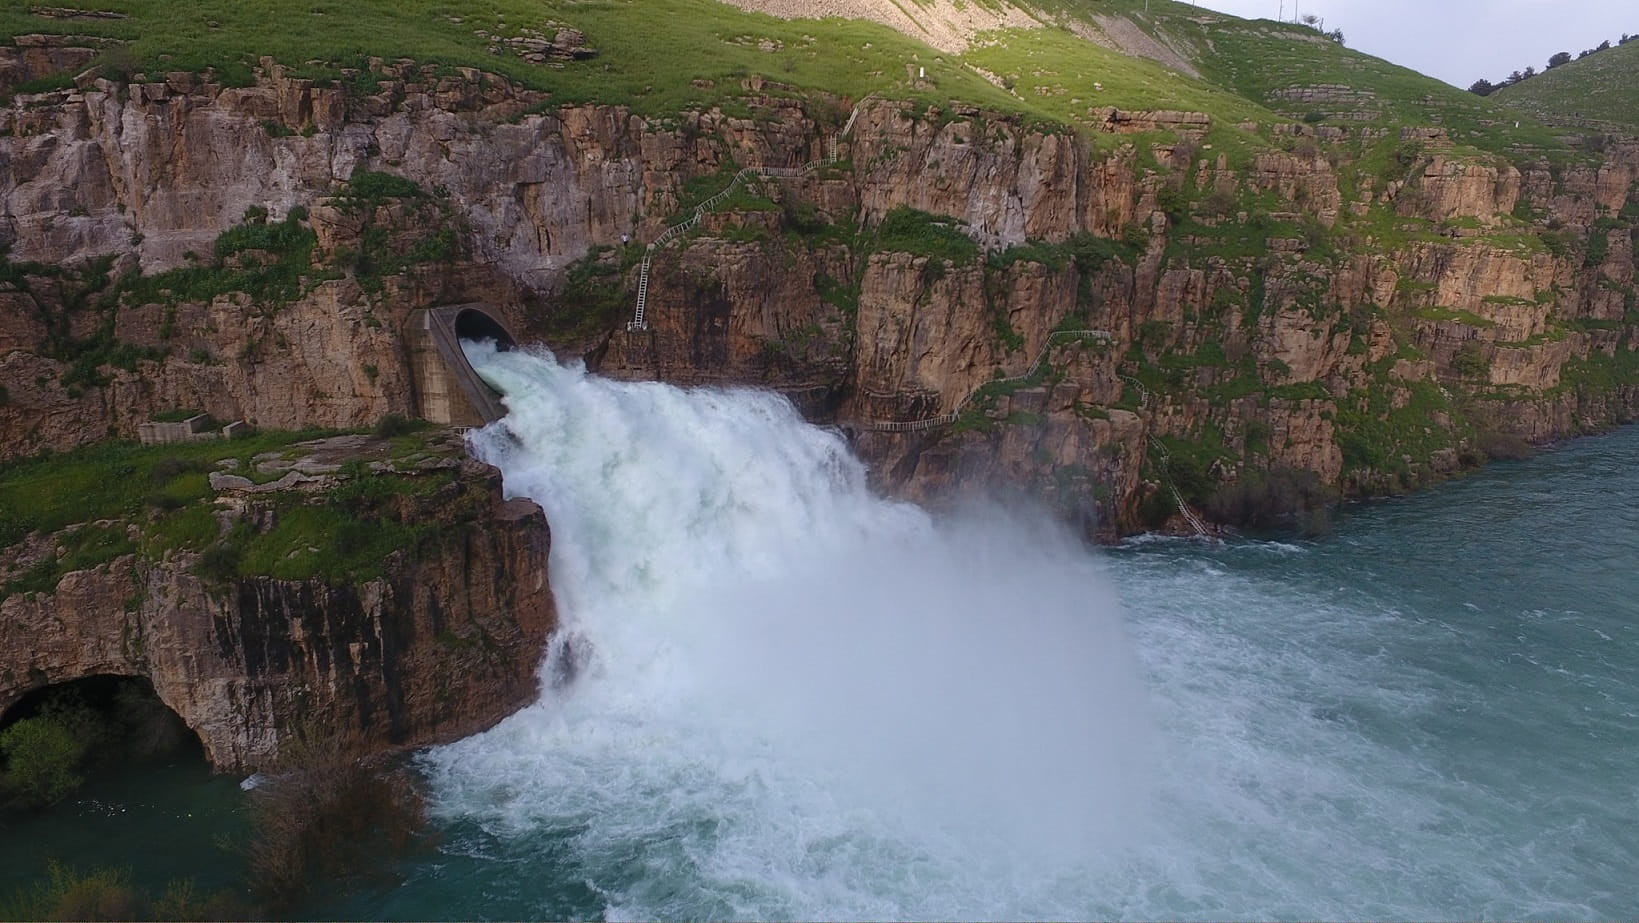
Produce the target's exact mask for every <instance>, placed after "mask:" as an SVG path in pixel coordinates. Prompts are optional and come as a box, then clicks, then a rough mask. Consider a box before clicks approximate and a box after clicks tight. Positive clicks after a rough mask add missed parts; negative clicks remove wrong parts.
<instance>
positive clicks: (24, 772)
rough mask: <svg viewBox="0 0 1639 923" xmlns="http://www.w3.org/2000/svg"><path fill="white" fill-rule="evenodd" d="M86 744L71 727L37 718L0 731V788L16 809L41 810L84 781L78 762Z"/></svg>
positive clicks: (81, 757) (59, 799)
mask: <svg viewBox="0 0 1639 923" xmlns="http://www.w3.org/2000/svg"><path fill="white" fill-rule="evenodd" d="M85 751H86V742H85V741H82V740H77V739H75V735H74V731H73V728H72V727H70V726H69V725H68V724H66V723H65V722H62V721H57V720H53V719H52V718H51V717H49V716H46V715H41V716H39V717H35V718H25V719H23V720H22V721H19V722H17V723H16V724H14V725H12V726H11V727H9V728H6V729H5V730H4V731H0V754H3V755H4V756H5V758H6V770H5V773H4V774H3V775H0V788H3V789H4V793H5V795H6V796H7V798H6V800H7V801H10V802H11V803H12V804H14V805H15V806H17V807H22V808H35V807H44V806H46V805H49V804H55V803H57V802H58V801H61V800H62V798H63V796H64V795H67V794H68V793H69V792H72V791H73V790H75V789H77V788H79V787H80V785H81V784H83V783H84V782H85V776H84V775H83V774H82V773H81V771H80V769H81V766H80V764H81V761H82V760H83V759H84V758H85Z"/></svg>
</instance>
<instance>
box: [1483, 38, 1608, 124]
mask: <svg viewBox="0 0 1639 923" xmlns="http://www.w3.org/2000/svg"><path fill="white" fill-rule="evenodd" d="M1492 98H1493V99H1495V100H1497V102H1498V103H1500V104H1501V105H1502V106H1504V107H1505V108H1507V109H1510V110H1513V111H1517V112H1519V113H1521V114H1522V115H1525V116H1531V117H1535V118H1539V119H1542V120H1544V121H1547V122H1550V123H1556V124H1568V125H1575V124H1579V123H1597V122H1610V123H1613V124H1615V125H1620V126H1630V127H1631V126H1635V125H1639V42H1629V43H1627V44H1626V45H1618V46H1616V47H1614V48H1609V49H1607V50H1605V51H1601V52H1597V53H1595V54H1591V55H1589V56H1587V57H1586V58H1582V59H1581V60H1578V61H1572V62H1571V63H1569V64H1565V65H1562V66H1560V67H1556V68H1553V69H1552V70H1549V71H1547V72H1546V73H1542V74H1538V75H1537V76H1535V77H1532V78H1531V79H1530V80H1525V81H1521V82H1520V83H1516V84H1514V85H1513V86H1511V87H1506V88H1504V89H1502V90H1499V91H1497V92H1496V93H1495V94H1493V96H1492ZM1590 127H1594V126H1591V125H1590Z"/></svg>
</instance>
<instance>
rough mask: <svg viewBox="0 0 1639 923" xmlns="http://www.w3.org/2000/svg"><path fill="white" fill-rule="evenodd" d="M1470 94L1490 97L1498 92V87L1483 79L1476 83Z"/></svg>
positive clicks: (1469, 89) (1469, 90)
mask: <svg viewBox="0 0 1639 923" xmlns="http://www.w3.org/2000/svg"><path fill="white" fill-rule="evenodd" d="M1468 92H1470V93H1473V94H1474V95H1475V96H1490V95H1491V94H1492V93H1495V92H1497V85H1496V84H1494V83H1492V82H1491V81H1489V80H1487V79H1485V78H1484V77H1481V78H1480V79H1478V80H1476V81H1474V85H1473V86H1471V87H1469V88H1468Z"/></svg>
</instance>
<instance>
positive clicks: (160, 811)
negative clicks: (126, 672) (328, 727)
mask: <svg viewBox="0 0 1639 923" xmlns="http://www.w3.org/2000/svg"><path fill="white" fill-rule="evenodd" d="M244 829H245V821H244V793H243V792H242V791H240V788H239V783H238V781H237V780H236V779H233V778H231V777H228V776H224V775H221V774H218V773H216V772H215V771H214V770H213V769H212V768H211V766H210V764H209V762H208V761H207V760H206V757H205V748H204V746H203V744H202V743H201V742H200V739H199V736H198V735H197V734H195V733H194V732H193V731H192V730H190V729H189V728H188V726H187V725H186V724H185V723H184V722H183V721H182V718H181V717H180V716H179V715H178V714H177V713H176V712H175V711H173V710H172V709H171V708H170V707H169V706H168V705H166V704H165V702H164V701H163V700H161V699H160V697H159V696H158V694H157V693H156V692H155V690H154V685H153V683H152V682H150V681H149V680H147V679H145V678H142V677H135V676H118V675H107V674H104V675H96V676H89V677H85V678H82V679H76V680H72V681H68V682H63V683H56V684H53V685H50V686H45V687H43V688H40V689H35V690H33V691H32V692H30V693H28V694H27V695H25V696H24V697H23V698H22V699H20V700H18V701H17V702H16V703H15V704H13V705H12V706H11V707H10V708H7V709H6V710H5V712H4V714H3V715H0V895H3V894H12V895H15V899H14V900H13V903H12V904H10V905H8V907H9V908H11V909H10V910H7V909H5V908H0V915H5V914H7V913H15V914H18V916H17V917H16V918H17V919H46V920H49V919H70V920H74V919H78V920H87V919H109V920H142V919H252V918H253V915H250V912H249V911H247V910H242V909H237V908H236V907H235V905H234V903H233V901H232V897H233V895H234V894H235V893H236V891H237V890H238V889H239V888H240V883H241V882H242V880H243V876H244V867H245V862H244V856H243V854H242V853H243V848H244V847H243V845H242V844H243V840H244ZM155 844H163V848H155ZM93 899H94V904H95V906H94V907H91V908H90V909H87V908H86V907H85V906H84V905H85V903H86V902H87V901H92V900H93ZM5 918H7V919H10V918H11V917H10V916H6V917H5Z"/></svg>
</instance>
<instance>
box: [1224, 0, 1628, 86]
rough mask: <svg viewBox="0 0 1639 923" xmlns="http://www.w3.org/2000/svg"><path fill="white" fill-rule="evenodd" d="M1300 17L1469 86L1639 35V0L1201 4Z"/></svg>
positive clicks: (1244, 0) (1250, 0)
mask: <svg viewBox="0 0 1639 923" xmlns="http://www.w3.org/2000/svg"><path fill="white" fill-rule="evenodd" d="M1283 4H1284V6H1285V9H1286V18H1287V19H1291V18H1292V11H1293V8H1294V6H1295V7H1297V12H1298V13H1299V14H1307V13H1313V14H1315V15H1316V16H1320V17H1323V18H1325V20H1326V29H1327V31H1330V30H1332V29H1342V30H1343V36H1344V38H1345V39H1346V40H1347V42H1348V45H1349V47H1350V48H1356V49H1359V50H1360V51H1364V52H1366V53H1368V54H1374V55H1377V56H1378V57H1380V58H1386V59H1388V60H1390V61H1393V62H1394V63H1396V64H1402V65H1405V66H1406V67H1409V68H1411V69H1413V70H1417V71H1422V72H1423V73H1425V74H1428V75H1429V76H1431V77H1438V78H1440V79H1441V80H1444V81H1445V82H1447V83H1450V84H1452V85H1454V86H1458V87H1462V88H1464V89H1467V88H1468V85H1469V84H1471V83H1473V82H1474V81H1475V80H1478V79H1480V78H1481V77H1484V78H1485V79H1487V80H1490V81H1493V82H1495V81H1498V80H1501V79H1502V78H1504V77H1506V76H1508V74H1509V73H1510V72H1512V71H1516V70H1524V69H1525V68H1526V66H1527V65H1530V66H1533V67H1535V68H1536V69H1537V70H1539V71H1540V70H1542V69H1543V68H1544V67H1546V66H1547V64H1548V58H1549V57H1550V56H1551V55H1553V54H1554V53H1555V52H1559V51H1569V52H1570V53H1571V56H1572V57H1573V58H1574V57H1575V56H1576V55H1578V54H1581V53H1582V50H1583V49H1585V48H1593V47H1595V46H1597V45H1598V44H1599V43H1600V42H1601V41H1604V40H1605V39H1610V41H1611V44H1613V45H1614V44H1616V41H1617V39H1619V38H1621V37H1622V33H1624V32H1627V33H1631V34H1639V3H1636V2H1635V0H1199V4H1198V5H1200V6H1203V7H1210V8H1212V9H1215V10H1220V11H1222V12H1225V13H1234V14H1235V15H1236V16H1245V17H1247V18H1249V19H1276V18H1279V16H1280V11H1281V7H1282V5H1283Z"/></svg>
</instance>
